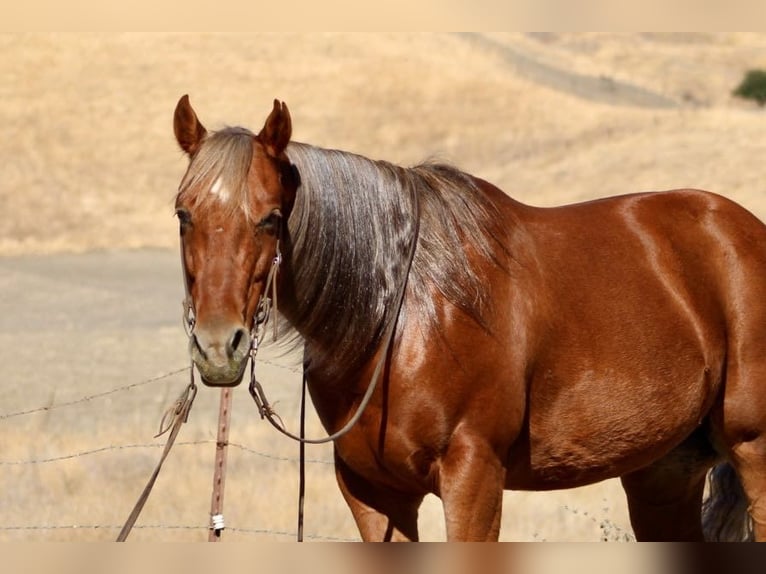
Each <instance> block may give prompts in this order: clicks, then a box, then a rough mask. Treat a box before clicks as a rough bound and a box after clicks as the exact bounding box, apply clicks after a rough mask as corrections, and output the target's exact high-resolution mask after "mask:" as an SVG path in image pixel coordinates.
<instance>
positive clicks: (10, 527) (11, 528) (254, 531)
mask: <svg viewBox="0 0 766 574" xmlns="http://www.w3.org/2000/svg"><path fill="white" fill-rule="evenodd" d="M259 362H260V363H262V364H267V365H271V366H272V367H276V368H279V369H284V370H287V371H290V372H291V373H298V372H299V371H297V370H296V369H295V368H294V367H287V366H285V365H282V364H279V363H276V362H274V361H270V360H268V359H262V360H259ZM189 369H190V367H189V366H186V367H182V368H178V369H174V370H170V371H167V372H164V373H162V374H159V375H156V376H153V377H150V378H147V379H144V380H141V381H139V382H135V383H131V384H127V385H122V386H118V387H115V388H112V389H109V390H106V391H103V392H99V393H92V394H88V395H84V396H81V397H79V398H76V399H71V400H66V401H63V402H59V403H55V404H47V405H44V406H39V407H32V408H26V409H21V410H16V411H12V412H6V413H0V422H2V421H8V420H10V419H16V418H22V417H27V416H31V415H35V414H40V413H48V412H51V411H58V410H61V409H66V408H69V407H75V406H79V405H83V404H89V403H93V402H95V401H98V400H99V399H103V398H105V397H110V396H113V395H118V394H120V393H125V392H129V391H132V390H135V389H138V388H140V387H144V386H147V385H150V384H152V383H157V382H160V381H164V380H167V379H170V378H172V377H175V376H177V375H181V374H184V373H188V372H189ZM215 444H216V440H215V439H213V438H210V439H200V440H187V441H178V442H176V443H175V446H176V447H197V446H204V445H215ZM227 444H228V446H229V447H230V448H232V449H235V450H238V451H240V452H242V453H245V454H247V455H251V456H257V457H261V458H265V459H270V460H272V461H277V462H289V463H297V462H298V458H297V457H291V456H280V455H276V454H273V453H269V452H264V451H261V450H258V449H255V448H252V447H250V446H248V445H245V444H242V443H240V442H232V441H230V442H228V443H227ZM163 446H164V444H163V443H162V442H142V443H129V444H108V445H104V446H100V447H96V448H90V449H84V450H78V451H75V452H68V453H62V454H58V455H54V456H43V457H35V458H23V459H17V460H2V459H0V470H2V468H4V467H5V468H7V467H27V466H35V465H47V464H54V463H60V462H64V461H69V460H75V459H82V458H84V457H90V456H93V455H98V454H103V453H109V452H118V451H126V450H133V449H143V450H146V449H156V450H160V449H162V448H163ZM0 456H2V455H0ZM305 462H306V463H307V464H313V465H330V466H332V464H333V462H332V461H331V460H324V459H317V458H307V459H306V461H305ZM121 528H122V525H121V524H101V523H98V524H92V523H90V524H89V523H81V524H7V523H6V524H0V532H2V531H6V532H48V531H72V532H77V531H86V530H91V531H93V530H101V531H115V532H116V531H119V530H120V529H121ZM134 529H136V530H165V531H171V530H181V531H183V530H188V531H198V532H200V531H201V532H206V531H207V530H208V529H209V525H207V524H136V525H135V526H134ZM226 530H227V531H229V532H234V533H238V534H244V535H253V536H258V535H269V536H277V537H285V538H292V539H294V538H295V535H296V534H295V532H291V531H287V530H275V529H271V528H254V527H239V526H228V525H227V526H226ZM305 537H306V539H309V540H318V541H351V540H353V539H350V538H340V537H334V536H324V535H320V534H310V533H306V535H305Z"/></svg>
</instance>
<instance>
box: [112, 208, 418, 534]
mask: <svg viewBox="0 0 766 574" xmlns="http://www.w3.org/2000/svg"><path fill="white" fill-rule="evenodd" d="M412 202H413V206H414V215H415V217H414V221H415V228H414V233H413V237H412V242H411V244H410V251H409V254H408V258H407V265H406V268H405V273H404V277H403V279H402V281H401V283H400V285H399V291H398V293H397V296H396V299H395V300H394V303H395V307H394V310H395V313H394V315H393V318H392V319H390V320H389V322H388V325H387V327H386V330H385V332H384V334H383V341H384V345H383V348H382V353H381V355H380V358H379V359H378V362H377V364H376V365H375V370H374V371H373V373H372V378H371V379H370V382H369V384H368V386H367V390H366V391H365V394H364V396H363V397H362V399H361V401H360V402H359V405H358V406H357V409H356V412H355V413H354V415H353V416H352V417H351V418H350V419H349V420H348V422H347V423H346V424H345V425H344V426H343V428H341V429H340V430H338V431H337V432H335V433H333V434H331V435H329V436H326V437H322V438H314V439H309V438H306V437H305V436H304V425H305V407H306V387H307V364H306V362H305V361H304V365H303V383H302V388H301V408H300V431H299V434H298V435H296V434H293V433H292V432H290V431H288V430H287V429H286V428H285V425H284V423H283V422H282V419H281V418H280V417H279V415H278V414H277V413H276V412H275V411H274V409H273V408H272V406H271V404H270V403H269V401H268V399H267V398H266V394H265V393H264V390H263V387H262V386H261V384H260V383H259V382H258V380H257V378H256V376H255V357H256V355H257V354H258V349H259V347H260V343H261V341H262V340H263V337H264V335H265V331H266V324H267V323H268V321H269V319H270V317H271V314H272V311H278V304H277V275H278V273H279V267H280V265H281V264H282V254H281V252H280V249H279V238H277V244H276V254H275V256H274V259H273V261H272V264H271V268H270V269H269V274H268V275H267V277H266V282H265V284H264V289H263V291H262V293H261V296H260V298H259V301H258V305H257V306H256V311H255V316H254V317H253V327H252V329H251V333H250V351H249V356H250V385H249V387H248V388H249V391H250V395H251V396H252V397H253V400H254V401H255V404H256V406H257V407H258V412H259V414H260V415H261V418H262V419H263V418H265V419H266V420H268V421H269V423H270V424H271V425H272V426H273V427H274V428H275V429H277V430H278V431H279V432H280V433H282V434H283V435H285V436H287V437H289V438H291V439H293V440H295V441H298V442H299V443H300V471H299V472H300V485H299V503H298V504H299V510H298V537H297V539H298V541H299V542H301V541H302V540H303V497H304V492H305V456H304V447H305V445H306V444H324V443H328V442H334V441H336V440H338V439H339V438H341V437H342V436H344V435H345V434H347V433H348V432H349V431H351V429H352V428H353V427H354V426H355V425H356V424H357V423H358V422H359V419H360V418H361V417H362V414H363V413H364V411H365V409H366V407H367V405H368V404H369V402H370V400H371V398H372V395H373V393H374V392H375V388H376V387H377V384H378V381H379V379H380V375H381V373H382V372H383V366H384V365H385V363H386V359H387V357H388V355H389V352H390V350H391V345H392V342H393V339H394V334H395V332H396V326H397V324H398V322H399V316H400V314H401V310H402V305H403V303H404V296H405V293H406V291H407V283H408V279H409V276H410V270H411V269H412V263H413V261H414V259H415V251H416V248H417V243H418V236H419V231H420V213H419V202H418V198H417V196H416V195H415V194H414V193H413V194H412ZM282 225H283V224H281V225H280V232H281V230H282V227H281V226H282ZM280 234H281V233H280ZM181 261H182V262H183V240H182V242H181ZM182 267H183V272H184V288H185V290H186V294H185V298H184V301H183V308H184V312H183V324H184V330H185V331H186V334H187V336H188V337H189V338H190V339H191V338H192V337H193V336H194V327H195V324H196V314H195V312H194V302H193V300H192V297H191V293H190V291H189V277H188V275H187V272H186V267H185V266H183V265H182ZM273 328H274V330H273V340H275V341H276V340H277V337H278V329H277V320H276V319H274V322H273ZM196 395H197V385H196V382H195V380H194V361H192V362H191V367H190V378H189V384H188V385H187V387H186V388H185V389H184V390H183V391H182V392H181V394H180V395H179V397H178V399H176V401H175V403H173V405H172V406H171V407H170V408H169V409H168V410H167V411H166V412H165V414H164V415H163V417H162V420H161V422H160V429H159V433H158V434H157V435H155V438H156V437H159V436H161V435H163V434H165V433H168V432H169V434H168V439H167V442H166V444H165V448H164V449H163V452H162V456H161V457H160V460H159V462H158V464H157V466H156V467H155V469H154V471H153V472H152V474H151V476H150V478H149V481H148V482H147V484H146V486H145V487H144V490H143V491H142V493H141V495H140V496H139V498H138V500H137V502H136V504H135V506H134V507H133V510H132V511H131V513H130V515H129V516H128V519H127V520H126V522H125V525H124V526H123V527H122V530H121V531H120V533H119V535H118V537H117V542H124V541H125V540H127V537H128V534H130V531H131V530H132V528H133V526H134V524H135V522H136V520H137V519H138V516H139V514H140V513H141V510H142V509H143V507H144V505H145V504H146V501H147V500H148V498H149V494H150V493H151V490H152V488H153V487H154V483H155V481H156V480H157V477H158V476H159V473H160V470H161V468H162V465H163V463H164V462H165V459H166V458H167V457H168V454H169V453H170V449H171V447H172V446H173V443H174V442H175V439H176V436H177V435H178V432H179V430H180V428H181V425H182V424H183V423H185V422H186V421H187V420H188V418H189V412H190V410H191V407H192V404H193V403H194V398H195V397H196ZM222 404H223V403H222ZM222 408H223V407H222ZM220 430H221V429H220V425H219V431H220ZM226 430H227V431H228V426H227V428H226ZM226 444H227V438H226V436H224V438H223V439H222V438H221V436H220V435H219V439H218V446H219V448H225V446H226ZM221 488H222V485H221ZM215 494H216V493H215V492H214V498H215ZM219 496H220V497H221V498H222V492H221V493H219ZM212 521H213V525H212V526H211V530H214V531H215V532H216V534H217V535H218V536H220V532H221V530H223V516H222V515H220V514H216V515H214V516H212ZM212 539H214V538H213V537H212V536H211V540H212ZM215 539H218V538H215Z"/></svg>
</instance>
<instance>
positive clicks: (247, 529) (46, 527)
mask: <svg viewBox="0 0 766 574" xmlns="http://www.w3.org/2000/svg"><path fill="white" fill-rule="evenodd" d="M121 528H122V526H117V525H114V524H25V525H6V526H0V531H36V530H41V531H46V530H120V529H121ZM209 528H210V527H209V526H200V525H191V524H136V525H135V526H134V527H133V529H134V530H201V531H202V530H204V531H207V530H208V529H209ZM225 530H226V531H227V532H236V533H240V534H270V535H274V536H289V537H291V538H295V536H296V533H295V532H290V531H287V530H271V529H268V528H255V527H239V526H227V527H226V529H225ZM304 538H307V539H310V540H319V541H327V542H357V541H359V538H343V537H339V536H327V535H322V534H311V533H304Z"/></svg>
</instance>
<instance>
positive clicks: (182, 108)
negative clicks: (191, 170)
mask: <svg viewBox="0 0 766 574" xmlns="http://www.w3.org/2000/svg"><path fill="white" fill-rule="evenodd" d="M173 131H174V132H175V134H176V140H177V141H178V145H180V146H181V149H182V150H184V151H185V152H186V153H187V154H188V155H189V157H191V156H193V155H194V153H195V152H196V151H197V150H198V149H199V145H200V143H202V139H203V138H204V137H205V134H207V130H206V129H205V126H203V125H202V124H201V123H200V121H199V120H198V119H197V114H196V113H194V109H193V108H192V107H191V104H190V103H189V96H188V95H183V96H181V99H180V100H178V104H177V105H176V111H175V113H174V114H173Z"/></svg>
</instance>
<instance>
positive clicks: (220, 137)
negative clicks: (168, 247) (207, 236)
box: [178, 127, 254, 218]
mask: <svg viewBox="0 0 766 574" xmlns="http://www.w3.org/2000/svg"><path fill="white" fill-rule="evenodd" d="M253 137H254V135H253V133H252V132H250V131H249V130H247V129H245V128H239V127H236V128H232V127H230V128H225V129H223V130H220V131H217V132H213V133H211V134H210V135H208V136H207V137H206V138H205V140H204V141H203V143H202V146H201V147H200V149H199V150H198V151H197V153H196V154H195V156H194V158H193V159H192V161H191V163H190V164H189V168H188V169H187V171H186V174H185V175H184V177H183V179H182V180H181V184H180V186H179V191H178V199H179V200H181V201H183V202H184V203H187V204H188V205H190V206H192V207H193V208H194V209H198V210H200V211H202V212H203V214H204V213H207V212H208V211H209V210H211V209H223V210H224V213H223V215H224V217H227V218H230V217H232V216H233V215H234V214H235V213H237V212H241V213H244V214H245V216H246V217H247V218H250V216H251V210H250V200H249V193H248V185H247V175H248V171H249V170H250V164H251V162H252V158H253Z"/></svg>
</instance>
